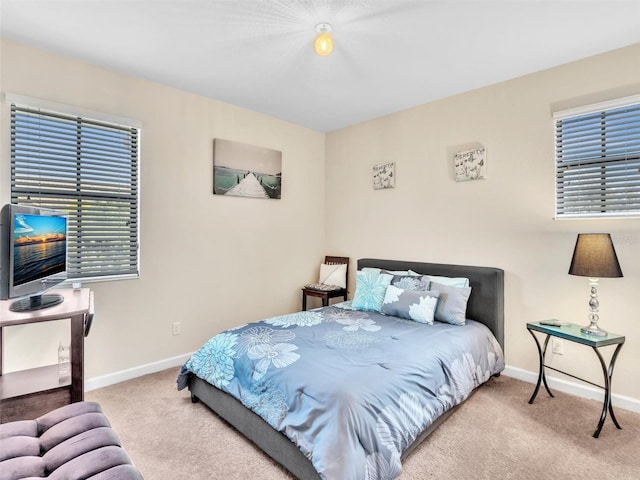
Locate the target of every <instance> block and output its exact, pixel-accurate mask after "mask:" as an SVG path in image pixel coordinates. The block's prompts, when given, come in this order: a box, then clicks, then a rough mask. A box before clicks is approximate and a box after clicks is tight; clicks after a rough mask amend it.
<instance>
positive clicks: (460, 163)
mask: <svg viewBox="0 0 640 480" xmlns="http://www.w3.org/2000/svg"><path fill="white" fill-rule="evenodd" d="M454 170H455V176H456V181H457V182H465V181H467V180H480V179H483V178H486V176H487V151H486V150H485V149H484V147H481V148H475V149H473V150H464V151H461V152H457V153H456V154H455V155H454Z"/></svg>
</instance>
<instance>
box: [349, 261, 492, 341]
mask: <svg viewBox="0 0 640 480" xmlns="http://www.w3.org/2000/svg"><path fill="white" fill-rule="evenodd" d="M364 267H375V268H382V269H385V270H413V271H414V272H417V273H423V274H428V275H442V276H445V277H466V278H468V279H469V285H470V286H471V296H470V297H469V302H468V303H467V318H470V319H473V320H477V321H478V322H481V323H484V324H485V325H486V326H487V327H489V329H490V330H491V331H492V332H493V334H494V335H495V337H496V338H497V339H498V342H499V343H500V345H501V346H502V349H503V350H504V270H502V269H500V268H493V267H475V266H468V265H448V264H444V263H424V262H411V261H405V260H380V259H375V258H361V259H359V260H358V270H361V269H363V268H364Z"/></svg>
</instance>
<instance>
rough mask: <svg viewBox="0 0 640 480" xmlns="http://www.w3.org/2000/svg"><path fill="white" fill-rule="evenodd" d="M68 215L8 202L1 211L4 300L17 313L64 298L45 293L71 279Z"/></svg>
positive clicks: (0, 263) (0, 293) (1, 296)
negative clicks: (69, 269)
mask: <svg viewBox="0 0 640 480" xmlns="http://www.w3.org/2000/svg"><path fill="white" fill-rule="evenodd" d="M66 215H67V214H66V213H65V212H59V211H55V210H50V209H45V208H40V207H28V206H24V205H15V204H8V205H5V206H4V207H3V208H2V211H1V212H0V222H1V224H0V239H1V242H0V243H1V247H0V255H1V258H0V299H2V300H9V299H17V300H16V301H15V302H13V303H12V304H11V305H10V307H9V309H10V310H11V311H14V312H22V311H30V310H40V309H43V308H48V307H52V306H54V305H57V304H59V303H61V302H62V301H63V297H62V296H61V295H56V294H47V295H44V293H45V292H46V291H47V290H49V289H50V288H52V287H54V286H55V285H57V284H59V283H61V282H63V281H64V280H66V278H67V216H66Z"/></svg>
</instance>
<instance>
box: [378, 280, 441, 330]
mask: <svg viewBox="0 0 640 480" xmlns="http://www.w3.org/2000/svg"><path fill="white" fill-rule="evenodd" d="M438 296H439V294H438V292H436V291H435V290H431V291H428V292H426V291H420V290H405V289H402V288H398V287H394V286H393V285H389V287H388V288H387V293H386V295H385V296H384V302H383V303H382V313H385V314H387V315H394V316H396V317H400V318H407V319H409V320H415V321H416V322H420V323H428V324H430V325H432V324H433V318H434V314H435V311H436V307H437V305H438Z"/></svg>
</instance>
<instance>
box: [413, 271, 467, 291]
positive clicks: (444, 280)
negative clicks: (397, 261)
mask: <svg viewBox="0 0 640 480" xmlns="http://www.w3.org/2000/svg"><path fill="white" fill-rule="evenodd" d="M409 275H423V274H421V273H416V272H414V271H413V270H409ZM424 276H425V277H427V278H428V279H429V280H431V281H432V282H438V283H441V284H443V285H449V286H451V287H468V286H469V279H468V278H464V277H440V276H438V275H424Z"/></svg>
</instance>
